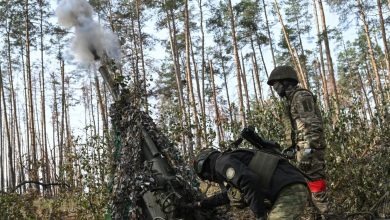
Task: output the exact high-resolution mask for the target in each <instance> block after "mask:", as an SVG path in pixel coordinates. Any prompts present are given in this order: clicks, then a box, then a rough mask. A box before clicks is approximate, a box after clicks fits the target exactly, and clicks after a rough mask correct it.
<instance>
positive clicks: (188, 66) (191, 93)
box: [184, 0, 201, 158]
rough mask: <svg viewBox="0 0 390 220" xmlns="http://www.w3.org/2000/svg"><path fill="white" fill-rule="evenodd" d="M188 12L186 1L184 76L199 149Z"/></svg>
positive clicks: (190, 151)
mask: <svg viewBox="0 0 390 220" xmlns="http://www.w3.org/2000/svg"><path fill="white" fill-rule="evenodd" d="M189 16H190V15H189V11H188V0H186V1H185V9H184V19H185V25H184V26H185V31H184V33H185V37H184V38H185V44H186V75H187V83H188V88H189V90H188V93H189V96H190V97H189V98H190V105H191V108H192V111H193V114H194V126H195V131H196V135H195V146H196V148H197V149H200V137H201V136H200V134H201V131H200V129H199V119H198V111H197V109H196V104H195V95H194V90H193V86H192V74H191V40H190V26H189V25H190V24H189ZM189 147H190V149H189V155H190V158H192V156H193V155H192V154H193V150H194V149H193V146H192V145H189Z"/></svg>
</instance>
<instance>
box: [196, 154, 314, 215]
mask: <svg viewBox="0 0 390 220" xmlns="http://www.w3.org/2000/svg"><path fill="white" fill-rule="evenodd" d="M194 169H195V171H196V173H197V175H198V176H199V177H200V178H201V179H202V180H209V181H213V182H216V183H219V184H222V183H226V184H227V185H228V190H227V191H225V192H222V193H221V194H217V195H214V196H212V197H209V198H206V199H204V200H202V201H199V202H196V203H194V204H193V206H196V207H200V208H212V207H216V206H220V205H225V204H228V203H229V202H230V204H231V205H236V204H237V203H238V201H237V197H239V199H238V200H240V199H241V201H242V204H247V205H248V206H249V207H250V209H251V210H252V211H253V213H254V214H255V216H256V218H257V219H266V218H267V219H269V220H275V219H298V218H299V217H300V215H301V214H302V212H303V210H304V207H305V205H306V203H307V201H308V196H309V193H308V189H307V185H306V182H305V178H304V177H303V176H302V174H301V173H300V172H299V171H298V170H297V169H296V168H295V167H294V166H292V165H291V164H290V163H289V162H288V161H287V160H285V159H283V158H281V157H279V156H276V155H273V154H269V153H266V152H263V151H258V150H250V149H237V150H233V151H226V152H223V153H221V152H219V151H218V150H216V149H212V148H207V149H203V150H201V151H200V152H199V154H198V155H197V156H196V159H195V160H194ZM265 199H267V200H269V201H270V202H271V205H272V207H271V209H270V210H269V212H268V215H266V208H265V205H264V200H265ZM266 216H267V217H266Z"/></svg>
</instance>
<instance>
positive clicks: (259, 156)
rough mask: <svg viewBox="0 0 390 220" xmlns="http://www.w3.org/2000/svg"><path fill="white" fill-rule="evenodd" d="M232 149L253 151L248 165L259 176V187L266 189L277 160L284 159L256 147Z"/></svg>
mask: <svg viewBox="0 0 390 220" xmlns="http://www.w3.org/2000/svg"><path fill="white" fill-rule="evenodd" d="M234 151H249V152H252V153H254V155H253V157H252V159H251V161H250V162H249V165H248V167H249V168H250V169H251V170H252V171H253V172H255V173H256V174H257V175H258V176H259V181H260V187H261V188H263V189H268V188H269V186H270V183H271V179H272V176H273V175H274V172H275V170H276V167H277V166H278V163H279V160H284V158H281V157H280V156H278V155H273V154H270V153H267V152H264V151H261V150H258V149H237V150H234ZM226 152H229V151H226Z"/></svg>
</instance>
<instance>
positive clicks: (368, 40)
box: [356, 0, 384, 107]
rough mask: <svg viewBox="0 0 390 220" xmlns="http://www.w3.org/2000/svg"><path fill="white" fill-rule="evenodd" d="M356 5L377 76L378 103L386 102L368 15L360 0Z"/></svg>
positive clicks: (357, 0)
mask: <svg viewBox="0 0 390 220" xmlns="http://www.w3.org/2000/svg"><path fill="white" fill-rule="evenodd" d="M356 3H357V6H358V8H359V15H360V18H361V20H362V22H363V26H364V33H365V34H366V40H367V45H368V54H369V55H370V60H371V65H372V68H373V71H374V75H375V82H376V83H375V84H376V89H377V91H378V92H379V95H380V99H379V100H378V103H381V102H382V101H383V100H384V93H383V89H382V84H381V79H380V76H379V71H378V66H377V64H376V60H375V55H374V49H373V46H372V43H371V37H370V31H369V28H368V23H367V19H366V15H365V13H364V9H363V6H362V4H361V1H360V0H356ZM378 98H379V97H378ZM378 107H379V106H378Z"/></svg>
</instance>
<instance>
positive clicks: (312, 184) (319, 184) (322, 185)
mask: <svg viewBox="0 0 390 220" xmlns="http://www.w3.org/2000/svg"><path fill="white" fill-rule="evenodd" d="M307 186H309V190H310V192H312V193H316V192H322V191H325V190H326V181H325V180H324V179H320V180H316V181H308V182H307Z"/></svg>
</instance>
